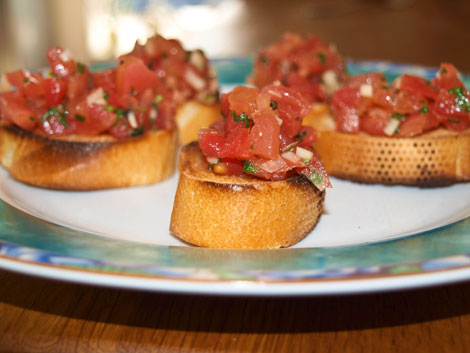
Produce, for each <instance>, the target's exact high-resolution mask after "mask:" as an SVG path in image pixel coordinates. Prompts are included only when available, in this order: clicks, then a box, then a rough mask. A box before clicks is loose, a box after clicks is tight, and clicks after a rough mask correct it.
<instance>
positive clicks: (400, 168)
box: [303, 106, 470, 187]
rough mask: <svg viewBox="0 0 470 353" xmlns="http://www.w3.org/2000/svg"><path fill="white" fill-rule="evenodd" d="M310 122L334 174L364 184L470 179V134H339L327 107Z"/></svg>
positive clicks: (317, 110) (318, 147)
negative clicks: (392, 135)
mask: <svg viewBox="0 0 470 353" xmlns="http://www.w3.org/2000/svg"><path fill="white" fill-rule="evenodd" d="M303 122H304V124H305V125H309V126H312V127H314V128H315V129H317V130H318V131H319V138H318V141H317V143H316V144H315V150H316V151H317V152H318V154H319V155H320V157H321V158H322V160H323V163H324V166H325V169H326V171H327V172H328V174H329V175H332V176H336V177H339V178H343V179H348V180H352V181H356V182H362V183H381V184H401V185H413V186H420V187H434V186H444V185H450V184H454V183H458V182H468V181H470V130H466V131H464V132H454V131H450V130H447V129H442V128H441V129H436V130H433V131H430V132H427V133H424V134H422V135H419V136H415V137H381V136H371V135H368V134H364V133H360V134H348V133H343V132H339V131H335V123H334V120H333V118H332V117H331V114H329V113H328V110H325V107H324V106H317V107H314V109H313V110H312V114H311V115H310V116H307V118H306V119H304V121H303Z"/></svg>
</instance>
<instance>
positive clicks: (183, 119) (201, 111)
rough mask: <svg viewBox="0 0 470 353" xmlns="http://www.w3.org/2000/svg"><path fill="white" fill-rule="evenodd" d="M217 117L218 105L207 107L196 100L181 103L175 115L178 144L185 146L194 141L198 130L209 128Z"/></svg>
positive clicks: (218, 113)
mask: <svg viewBox="0 0 470 353" xmlns="http://www.w3.org/2000/svg"><path fill="white" fill-rule="evenodd" d="M219 117H220V104H219V103H215V104H212V105H207V104H203V103H200V102H198V101H196V100H191V101H188V102H186V103H183V104H182V105H181V106H180V107H179V108H178V109H177V111H176V115H175V121H176V126H177V127H178V142H179V144H180V145H186V144H188V143H189V142H192V141H196V140H197V136H198V131H199V129H200V128H202V127H208V126H210V125H211V124H212V123H213V122H215V121H216V120H217V119H218V118H219Z"/></svg>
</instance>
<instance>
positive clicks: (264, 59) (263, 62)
mask: <svg viewBox="0 0 470 353" xmlns="http://www.w3.org/2000/svg"><path fill="white" fill-rule="evenodd" d="M259 60H260V61H261V63H262V64H263V65H268V62H269V60H268V58H267V57H265V56H264V55H261V57H260V58H259Z"/></svg>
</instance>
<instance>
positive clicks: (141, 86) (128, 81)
mask: <svg viewBox="0 0 470 353" xmlns="http://www.w3.org/2000/svg"><path fill="white" fill-rule="evenodd" d="M118 60H119V64H118V68H117V72H116V90H117V93H118V94H119V95H125V94H128V95H133V94H134V93H135V92H142V91H144V90H146V89H148V88H154V89H155V88H157V87H158V86H159V83H160V80H159V79H158V76H157V75H156V74H155V73H154V72H152V71H151V70H149V69H148V67H147V66H145V64H144V62H143V61H142V60H141V59H139V58H135V57H132V56H129V57H125V58H120V59H118Z"/></svg>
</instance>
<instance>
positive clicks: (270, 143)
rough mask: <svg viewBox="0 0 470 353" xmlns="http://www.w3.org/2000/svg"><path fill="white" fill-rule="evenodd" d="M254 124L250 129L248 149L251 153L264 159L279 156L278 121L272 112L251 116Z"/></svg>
mask: <svg viewBox="0 0 470 353" xmlns="http://www.w3.org/2000/svg"><path fill="white" fill-rule="evenodd" d="M253 121H254V125H253V128H252V129H251V131H250V149H251V151H252V153H253V154H255V155H257V156H260V157H262V158H266V159H277V158H278V156H279V133H280V131H281V129H280V126H279V123H278V122H277V120H276V118H275V117H274V115H273V114H267V113H264V114H259V115H258V116H256V115H254V116H253Z"/></svg>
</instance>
